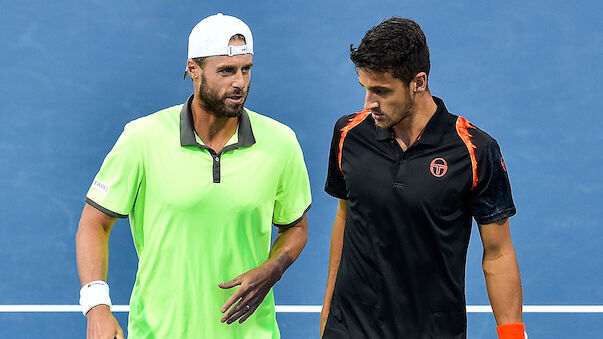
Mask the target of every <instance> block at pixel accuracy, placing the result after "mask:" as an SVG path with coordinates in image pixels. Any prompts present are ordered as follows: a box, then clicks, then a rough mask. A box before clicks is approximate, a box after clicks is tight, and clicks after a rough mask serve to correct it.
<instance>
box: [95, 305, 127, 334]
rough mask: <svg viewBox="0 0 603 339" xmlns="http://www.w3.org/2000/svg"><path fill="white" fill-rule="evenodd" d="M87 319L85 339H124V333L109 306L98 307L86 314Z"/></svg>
mask: <svg viewBox="0 0 603 339" xmlns="http://www.w3.org/2000/svg"><path fill="white" fill-rule="evenodd" d="M86 317H87V318H88V332H87V339H124V332H123V331H122V330H121V327H119V324H118V323H117V319H115V317H114V316H113V314H112V313H111V310H110V309H109V306H107V305H98V306H96V307H94V308H92V309H91V310H90V311H88V313H87V314H86Z"/></svg>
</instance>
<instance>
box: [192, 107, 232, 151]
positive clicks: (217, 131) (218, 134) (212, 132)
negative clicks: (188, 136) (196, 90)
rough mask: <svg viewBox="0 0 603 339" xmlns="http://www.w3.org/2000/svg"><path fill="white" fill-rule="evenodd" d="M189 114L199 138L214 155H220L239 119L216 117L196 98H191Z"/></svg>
mask: <svg viewBox="0 0 603 339" xmlns="http://www.w3.org/2000/svg"><path fill="white" fill-rule="evenodd" d="M191 112H192V116H193V125H194V127H195V132H197V135H198V136H199V138H201V140H203V143H204V144H205V145H207V146H208V147H211V149H213V150H214V151H215V152H216V153H220V151H221V150H222V148H224V146H225V145H226V142H228V140H229V139H230V138H231V137H232V136H233V135H234V133H235V131H236V130H237V126H238V123H239V118H238V117H225V116H218V115H216V114H215V113H213V112H210V111H208V110H207V109H206V108H205V106H204V105H203V103H202V102H201V101H200V100H199V99H198V98H197V97H193V101H192V102H191Z"/></svg>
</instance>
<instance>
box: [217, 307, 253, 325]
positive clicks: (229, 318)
mask: <svg viewBox="0 0 603 339" xmlns="http://www.w3.org/2000/svg"><path fill="white" fill-rule="evenodd" d="M258 306H260V304H255V305H253V306H251V305H249V304H242V303H241V302H239V303H238V304H237V306H236V307H233V309H232V310H231V311H230V312H228V314H227V315H226V316H224V317H222V322H226V323H227V324H232V323H234V322H235V321H237V319H239V324H242V323H243V322H244V321H245V320H247V318H249V317H250V316H251V315H252V314H253V312H255V310H257V308H258Z"/></svg>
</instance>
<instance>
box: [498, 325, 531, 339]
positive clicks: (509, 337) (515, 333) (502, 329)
mask: <svg viewBox="0 0 603 339" xmlns="http://www.w3.org/2000/svg"><path fill="white" fill-rule="evenodd" d="M525 330H526V326H525V325H524V324H523V323H517V324H505V325H500V326H497V327H496V332H498V339H524V338H525V336H524V335H525V334H524V333H525Z"/></svg>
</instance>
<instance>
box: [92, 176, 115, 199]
mask: <svg viewBox="0 0 603 339" xmlns="http://www.w3.org/2000/svg"><path fill="white" fill-rule="evenodd" d="M92 188H93V189H95V190H97V191H98V192H100V193H101V194H102V195H107V193H109V189H110V188H111V186H109V185H107V184H105V183H104V182H102V181H100V180H98V179H96V178H95V179H94V182H93V183H92Z"/></svg>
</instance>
